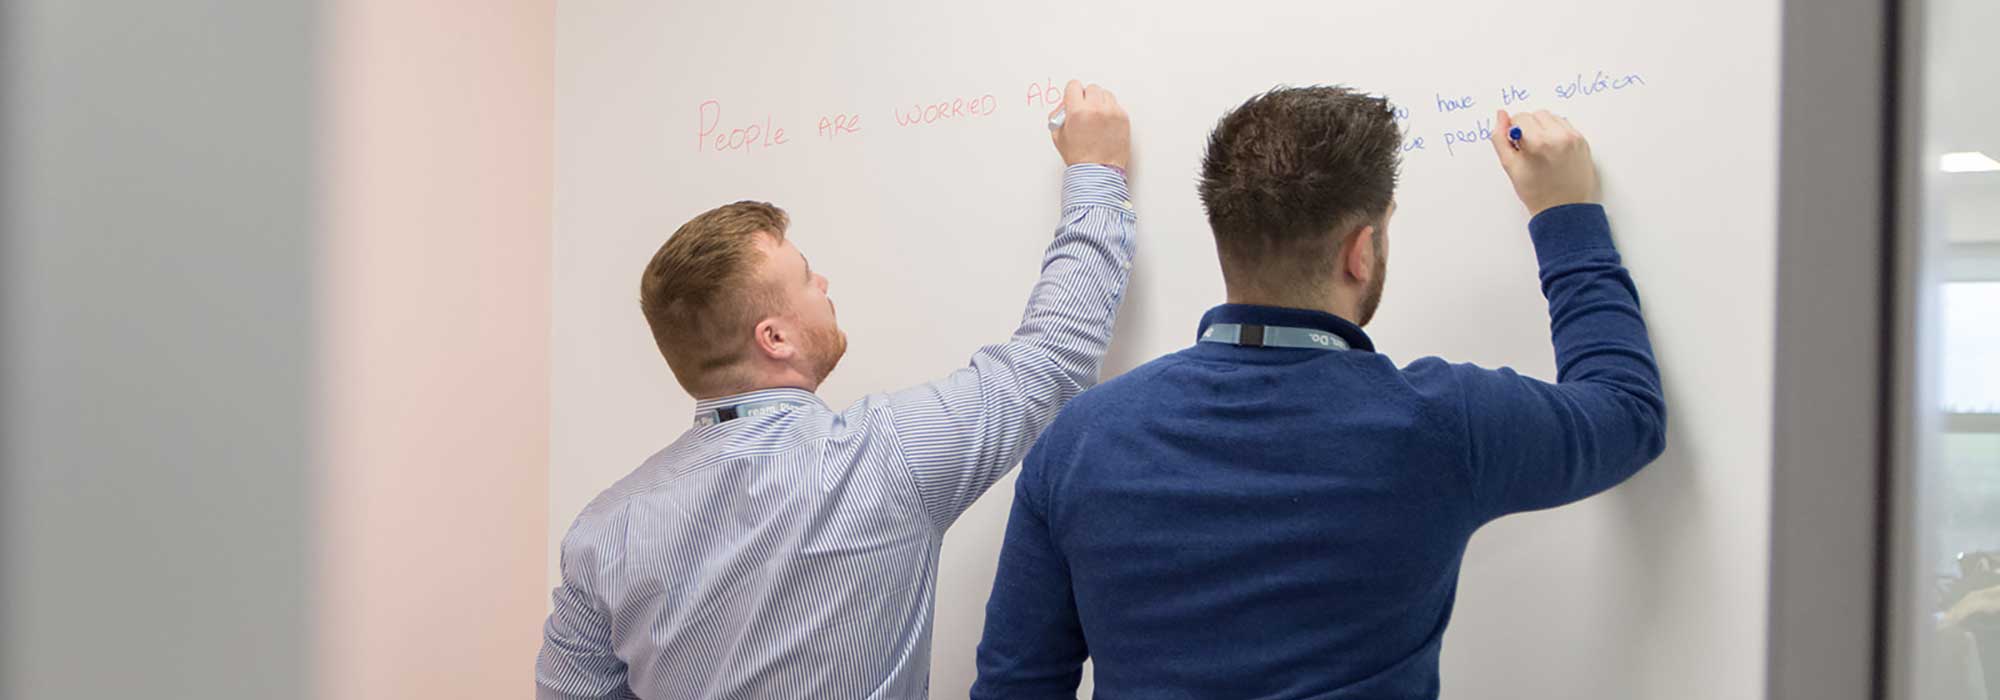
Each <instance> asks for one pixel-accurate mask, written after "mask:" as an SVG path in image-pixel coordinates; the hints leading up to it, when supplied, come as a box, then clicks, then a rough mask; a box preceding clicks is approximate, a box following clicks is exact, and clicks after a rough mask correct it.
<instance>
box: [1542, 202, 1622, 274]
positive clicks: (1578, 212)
mask: <svg viewBox="0 0 2000 700" xmlns="http://www.w3.org/2000/svg"><path fill="white" fill-rule="evenodd" d="M1528 237H1529V238H1532V239H1534V242H1535V257H1536V258H1537V259H1539V260H1542V261H1544V262H1547V261H1550V260H1555V259H1557V258H1561V257H1563V256H1566V255H1569V254H1570V253H1574V252H1577V251H1580V250H1589V249H1592V248H1612V247H1613V246H1612V244H1611V220H1610V219H1608V218H1605V216H1604V205H1602V204H1564V205H1562V206H1556V207H1549V208H1547V209H1543V210H1542V213H1540V214H1536V215H1535V218H1532V219H1529V220H1528Z"/></svg>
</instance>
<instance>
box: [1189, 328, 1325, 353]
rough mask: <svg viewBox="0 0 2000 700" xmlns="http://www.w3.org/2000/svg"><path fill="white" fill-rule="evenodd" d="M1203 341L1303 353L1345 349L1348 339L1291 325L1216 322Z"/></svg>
mask: <svg viewBox="0 0 2000 700" xmlns="http://www.w3.org/2000/svg"><path fill="white" fill-rule="evenodd" d="M1201 342H1204V343H1224V344H1227V345H1236V346H1240V347H1246V348H1300V349H1304V350H1346V349H1348V345H1347V339H1345V338H1342V337H1340V336H1337V335H1334V334H1332V333H1328V332H1326V331H1322V330H1314V329H1311V328H1293V327H1291V326H1259V325H1257V324H1254V323H1213V324H1209V326H1208V330H1205V331H1202V332H1201Z"/></svg>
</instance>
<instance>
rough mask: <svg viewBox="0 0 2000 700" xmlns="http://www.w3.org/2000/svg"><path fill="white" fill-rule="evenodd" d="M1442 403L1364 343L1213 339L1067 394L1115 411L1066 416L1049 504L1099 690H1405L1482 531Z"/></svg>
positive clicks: (1433, 647) (1428, 651) (1081, 404)
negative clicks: (1064, 454) (1068, 436)
mask: <svg viewBox="0 0 2000 700" xmlns="http://www.w3.org/2000/svg"><path fill="white" fill-rule="evenodd" d="M1328 318H1329V319H1331V318H1332V317H1328ZM1163 397H1171V398H1170V399H1168V400H1161V399H1162V398H1163ZM1437 398H1438V397H1435V396H1429V397H1427V396H1424V395H1423V394H1422V388H1421V387H1418V386H1412V385H1410V384H1407V383H1405V382H1403V381H1402V377H1401V376H1400V373H1399V372H1398V371H1397V369H1396V368H1395V367H1394V366H1393V365H1391V364H1390V362H1389V360H1388V358H1386V357H1384V356H1382V355H1378V354H1375V353H1367V352H1354V351H1349V352H1323V351H1316V350H1302V349H1301V350H1261V349H1250V348H1238V347H1234V346H1222V345H1213V344H1207V343H1203V344H1199V345H1197V346H1195V347H1192V348H1189V349H1187V350H1184V351H1181V352H1179V353H1175V354H1172V355H1168V356H1166V357H1163V358H1161V359H1159V360H1156V361H1154V362H1152V363H1151V364H1148V365H1146V366H1145V367H1143V368H1140V369H1139V370H1136V371H1134V372H1132V373H1131V374H1129V375H1126V376H1124V377H1120V378H1118V379H1117V380H1114V381H1112V382H1109V383H1107V384H1105V385H1104V386H1103V387H1102V389H1101V390H1099V391H1094V392H1088V393H1086V394H1084V395H1083V396H1082V397H1081V398H1079V400H1078V402H1077V404H1076V413H1077V414H1078V415H1079V416H1080V417H1082V416H1103V417H1111V418H1113V419H1112V420H1104V421H1091V420H1089V419H1088V418H1085V419H1084V420H1083V421H1081V423H1082V424H1081V425H1079V426H1077V429H1078V430H1079V431H1081V432H1083V433H1086V434H1088V435H1089V437H1086V438H1083V439H1082V441H1081V443H1082V444H1080V445H1078V448H1077V449H1078V450H1079V454H1077V455H1076V458H1073V459H1071V460H1067V461H1066V463H1067V464H1069V465H1071V466H1070V468H1069V469H1068V470H1067V471H1066V472H1065V473H1060V474H1056V473H1050V474H1047V475H1046V477H1047V479H1048V481H1047V483H1048V485H1049V487H1050V498H1051V503H1050V511H1049V514H1048V517H1049V519H1050V520H1049V525H1050V529H1051V531H1052V532H1053V533H1056V535H1055V545H1056V547H1057V548H1058V549H1060V550H1061V551H1062V552H1063V554H1064V555H1065V557H1066V559H1067V561H1068V562H1069V563H1070V567H1071V570H1070V574H1071V577H1072V584H1073V586H1074V588H1075V592H1076V598H1077V608H1078V610H1079V612H1080V616H1081V621H1082V623H1083V626H1084V628H1085V629H1086V630H1090V631H1092V632H1095V631H1098V630H1104V631H1106V632H1108V633H1106V634H1091V635H1090V648H1091V653H1092V654H1093V655H1094V656H1095V657H1096V658H1097V659H1098V661H1097V666H1096V668H1097V671H1096V673H1097V677H1098V679H1099V683H1101V684H1102V686H1101V687H1106V688H1119V689H1126V688H1131V689H1141V688H1173V689H1177V690H1178V691H1181V692H1185V693H1187V694H1189V696H1191V697H1223V696H1230V697H1261V696H1303V695H1309V694H1311V693H1312V691H1313V690H1314V687H1315V685H1317V684H1318V683H1319V682H1320V680H1318V679H1323V680H1324V681H1326V682H1329V685H1330V687H1348V688H1352V689H1354V690H1360V689H1361V688H1357V687H1355V686H1356V684H1359V683H1362V682H1363V681H1365V680H1366V679H1370V678H1371V677H1379V678H1380V679H1381V681H1382V682H1384V683H1390V684H1392V685H1391V686H1389V687H1387V688H1383V690H1391V689H1394V690H1397V691H1403V690H1408V689H1404V688H1397V687H1395V686H1394V685H1393V684H1395V683H1398V682H1403V681H1404V680H1405V679H1406V677H1408V674H1403V673H1393V671H1395V670H1396V669H1397V667H1398V666H1401V665H1405V664H1412V663H1415V664H1423V663H1434V659H1435V655H1436V651H1437V645H1438V640H1439V636H1440V635H1441V634H1442V633H1443V629H1444V621H1445V619H1446V617H1447V616H1448V614H1449V612H1450V609H1451V603H1452V596H1453V592H1454V590H1455V588H1456V581H1457V573H1458V561H1459V554H1460V552H1461V551H1462V549H1463V547H1464V544H1465V541H1466V539H1467V537H1468V536H1469V535H1470V534H1471V532H1472V530H1473V529H1474V528H1475V527H1477V524H1478V523H1477V522H1476V520H1475V519H1474V518H1473V517H1472V513H1471V511H1470V509H1469V508H1468V507H1467V505H1468V503H1469V500H1470V498H1469V496H1470V494H1469V493H1468V489H1467V485H1466V478H1465V476H1466V475H1465V471H1464V466H1463V459H1462V453H1461V451H1462V450H1463V441H1462V440H1459V439H1456V437H1455V435H1454V431H1455V430H1462V428H1458V427H1457V426H1454V425H1453V423H1454V422H1455V421H1454V420H1453V419H1452V418H1450V417H1449V416H1446V415H1441V414H1440V413H1439V412H1438V411H1437V410H1436V409H1437V408H1438V407H1436V406H1433V405H1432V403H1433V402H1434V401H1435V400H1436V399H1437ZM1219 424H1227V425H1229V426H1231V427H1230V428H1229V429H1227V430H1219V429H1218V428H1217V426H1218V425H1219ZM1111 453H1118V454H1120V455H1121V456H1120V457H1118V458H1116V459H1099V458H1094V457H1096V456H1099V455H1107V454H1111ZM1162 582H1172V583H1171V585H1169V586H1163V585H1161V583H1162ZM1306 630H1311V633H1309V634H1305V633H1301V632H1303V631H1306ZM1190 633H1193V634H1190ZM1189 642H1195V643H1189ZM1232 650H1233V651H1232ZM1118 659H1147V660H1149V661H1148V662H1147V663H1145V664H1144V665H1143V666H1138V667H1129V668H1128V667H1126V666H1124V665H1121V664H1119V663H1117V661H1116V660H1118ZM1385 671H1392V673H1384V672H1385ZM1218 682H1221V683H1222V684H1220V685H1218V684H1217V683H1218ZM1245 682H1251V683H1255V684H1256V685H1251V686H1246V685H1242V683H1245ZM1391 694H1392V695H1396V694H1402V693H1401V692H1396V693H1391Z"/></svg>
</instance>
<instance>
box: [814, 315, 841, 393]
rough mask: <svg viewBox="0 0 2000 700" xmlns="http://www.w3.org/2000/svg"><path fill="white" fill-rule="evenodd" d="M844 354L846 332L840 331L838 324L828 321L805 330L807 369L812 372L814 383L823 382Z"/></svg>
mask: <svg viewBox="0 0 2000 700" xmlns="http://www.w3.org/2000/svg"><path fill="white" fill-rule="evenodd" d="M846 354H847V334H846V333H843V332H841V330H840V326H838V325H835V324H831V323H829V324H827V325H826V327H824V328H815V329H812V330H810V331H807V332H806V362H807V370H809V371H811V372H812V379H813V383H814V384H819V383H821V382H825V381H826V378H827V376H828V375H831V374H833V368H834V367H837V366H839V365H840V358H841V356H843V355H846Z"/></svg>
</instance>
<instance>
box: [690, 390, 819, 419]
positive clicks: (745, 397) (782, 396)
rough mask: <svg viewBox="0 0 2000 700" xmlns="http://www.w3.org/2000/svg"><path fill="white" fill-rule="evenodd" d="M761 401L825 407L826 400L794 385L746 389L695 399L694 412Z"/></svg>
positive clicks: (699, 412) (700, 412) (699, 413)
mask: <svg viewBox="0 0 2000 700" xmlns="http://www.w3.org/2000/svg"><path fill="white" fill-rule="evenodd" d="M762 401H798V402H800V403H803V404H806V405H809V406H818V407H820V408H826V402H825V401H821V400H820V398H819V395H818V394H815V393H812V392H810V391H806V390H804V389H799V388H795V387H777V388H773V389H758V390H755V391H746V392H743V393H741V394H731V395H729V396H718V397H715V398H712V399H697V400H696V401H695V402H694V412H695V415H697V416H699V415H701V414H702V413H705V412H708V411H713V410H715V409H718V408H722V407H725V406H739V405H742V404H746V403H758V402H762Z"/></svg>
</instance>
